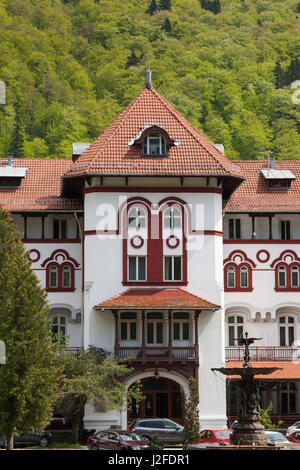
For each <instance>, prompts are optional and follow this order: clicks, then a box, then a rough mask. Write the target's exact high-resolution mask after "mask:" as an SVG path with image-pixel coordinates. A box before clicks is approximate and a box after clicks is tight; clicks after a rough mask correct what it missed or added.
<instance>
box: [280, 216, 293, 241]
mask: <svg viewBox="0 0 300 470" xmlns="http://www.w3.org/2000/svg"><path fill="white" fill-rule="evenodd" d="M280 227H281V240H290V239H291V222H290V221H289V220H282V221H281V224H280Z"/></svg>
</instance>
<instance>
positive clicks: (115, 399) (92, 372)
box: [57, 347, 142, 443]
mask: <svg viewBox="0 0 300 470" xmlns="http://www.w3.org/2000/svg"><path fill="white" fill-rule="evenodd" d="M57 366H58V367H62V368H63V375H62V378H61V382H60V387H59V390H58V400H57V406H58V407H59V408H61V409H64V410H65V411H67V412H69V413H71V414H72V440H73V442H74V443H76V442H78V439H79V424H80V416H81V415H82V413H83V409H84V406H85V405H86V404H88V403H98V402H101V404H102V406H103V409H104V410H106V411H107V410H111V409H118V410H122V409H123V408H124V407H125V406H126V405H129V404H130V403H131V400H132V398H134V399H135V400H136V401H140V400H141V398H142V395H141V392H140V383H139V382H136V383H135V385H134V386H133V387H130V389H129V390H127V389H126V385H125V384H124V382H123V381H122V380H121V379H122V377H124V376H125V375H127V374H128V373H129V372H130V371H131V370H132V369H131V368H129V367H128V366H127V362H126V360H118V359H113V358H107V357H106V355H105V354H104V352H103V350H99V349H98V348H95V347H90V348H89V349H88V350H87V351H84V350H82V351H81V353H80V355H78V356H75V355H74V353H72V352H71V351H67V350H65V349H62V348H61V349H60V352H59V354H58V355H57Z"/></svg>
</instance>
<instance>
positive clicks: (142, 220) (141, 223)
mask: <svg viewBox="0 0 300 470" xmlns="http://www.w3.org/2000/svg"><path fill="white" fill-rule="evenodd" d="M128 227H129V228H134V229H140V228H145V227H146V214H145V212H144V211H143V209H141V208H140V207H132V208H131V209H130V210H129V212H128Z"/></svg>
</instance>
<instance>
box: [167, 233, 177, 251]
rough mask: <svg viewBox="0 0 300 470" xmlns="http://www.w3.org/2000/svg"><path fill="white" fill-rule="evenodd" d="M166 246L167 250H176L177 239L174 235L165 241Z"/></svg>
mask: <svg viewBox="0 0 300 470" xmlns="http://www.w3.org/2000/svg"><path fill="white" fill-rule="evenodd" d="M166 244H167V246H168V247H169V248H177V247H178V245H179V238H178V237H175V235H170V237H169V238H167V240H166Z"/></svg>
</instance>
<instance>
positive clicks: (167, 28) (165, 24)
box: [162, 18, 172, 33]
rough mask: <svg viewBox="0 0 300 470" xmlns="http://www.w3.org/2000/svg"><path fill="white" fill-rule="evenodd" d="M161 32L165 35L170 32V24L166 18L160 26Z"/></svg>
mask: <svg viewBox="0 0 300 470" xmlns="http://www.w3.org/2000/svg"><path fill="white" fill-rule="evenodd" d="M162 30H163V31H165V32H166V33H170V32H171V31H172V24H171V21H170V20H169V18H166V19H165V21H164V22H163V25H162Z"/></svg>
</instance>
